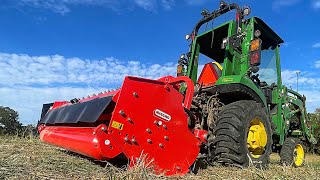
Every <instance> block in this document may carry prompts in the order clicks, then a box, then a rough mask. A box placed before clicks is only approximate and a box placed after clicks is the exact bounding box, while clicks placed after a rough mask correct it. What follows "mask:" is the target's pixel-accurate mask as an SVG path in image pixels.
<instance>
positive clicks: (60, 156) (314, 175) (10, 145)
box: [0, 137, 320, 179]
mask: <svg viewBox="0 0 320 180" xmlns="http://www.w3.org/2000/svg"><path fill="white" fill-rule="evenodd" d="M271 159H272V163H271V166H270V168H269V169H268V170H265V171H262V170H257V169H253V168H247V169H239V168H232V167H209V168H207V169H205V170H201V171H200V172H199V173H198V174H196V175H194V174H187V175H185V176H184V177H182V178H179V177H170V178H166V177H163V176H157V175H153V174H152V173H149V172H148V170H147V169H143V168H140V167H137V168H135V169H132V170H130V171H126V170H125V168H116V167H113V166H111V165H110V164H107V163H105V164H102V163H100V164H98V163H95V162H94V161H92V160H89V159H86V158H83V157H81V156H78V155H76V154H74V153H70V152H68V151H65V150H62V149H59V148H55V147H52V146H49V145H46V144H43V143H42V142H40V141H39V140H37V139H35V138H24V139H19V138H12V137H10V138H8V137H6V138H5V137H0V179H320V156H317V155H307V157H306V164H305V166H304V167H301V168H293V167H284V166H280V165H279V164H278V162H279V157H278V155H276V154H272V157H271Z"/></svg>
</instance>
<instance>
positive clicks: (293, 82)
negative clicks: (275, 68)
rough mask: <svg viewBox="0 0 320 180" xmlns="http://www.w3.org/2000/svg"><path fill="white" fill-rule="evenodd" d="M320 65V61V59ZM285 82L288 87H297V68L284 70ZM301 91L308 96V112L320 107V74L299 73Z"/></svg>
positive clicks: (283, 77) (294, 88) (283, 78)
mask: <svg viewBox="0 0 320 180" xmlns="http://www.w3.org/2000/svg"><path fill="white" fill-rule="evenodd" d="M319 67H320V61H319ZM282 81H283V84H284V85H286V86H287V87H288V88H292V89H293V90H296V88H297V70H296V71H292V70H284V71H282ZM299 93H300V94H303V95H305V96H306V97H307V108H308V112H314V111H315V109H316V108H319V107H320V75H319V74H317V73H310V72H304V71H302V72H301V73H300V74H299Z"/></svg>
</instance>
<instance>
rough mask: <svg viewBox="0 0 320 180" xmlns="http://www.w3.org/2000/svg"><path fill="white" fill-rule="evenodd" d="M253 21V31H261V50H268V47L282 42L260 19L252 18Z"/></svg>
mask: <svg viewBox="0 0 320 180" xmlns="http://www.w3.org/2000/svg"><path fill="white" fill-rule="evenodd" d="M253 18H254V21H255V30H257V29H259V30H260V31H261V37H260V38H261V40H262V42H264V47H262V49H268V48H269V47H272V46H275V45H279V44H281V43H283V42H284V41H283V40H282V39H281V37H280V36H279V35H278V34H277V33H275V32H274V31H273V30H272V29H271V28H270V27H269V26H268V25H267V24H266V23H265V22H264V21H263V20H262V19H260V18H258V17H253Z"/></svg>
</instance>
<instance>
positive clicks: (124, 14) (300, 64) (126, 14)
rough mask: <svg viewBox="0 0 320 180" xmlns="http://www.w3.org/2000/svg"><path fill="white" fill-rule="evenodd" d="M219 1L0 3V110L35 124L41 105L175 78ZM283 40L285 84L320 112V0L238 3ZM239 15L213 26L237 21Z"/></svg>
mask: <svg viewBox="0 0 320 180" xmlns="http://www.w3.org/2000/svg"><path fill="white" fill-rule="evenodd" d="M218 2H219V1H218V0H202V1H201V0H190V1H187V0H180V1H178V0H131V1H129V0H117V1H115V0H47V1H44V0H2V1H1V5H0V13H1V16H0V22H1V24H2V26H1V28H0V39H1V40H0V95H1V96H2V97H1V100H0V105H2V106H9V107H12V108H14V109H16V110H17V111H18V112H19V113H20V121H21V122H23V123H24V124H28V123H36V122H37V120H38V118H39V115H40V111H41V105H42V104H43V103H47V102H51V101H54V100H65V99H66V100H69V99H71V98H73V97H82V96H87V95H88V94H93V93H98V92H100V91H104V90H107V89H111V88H116V87H119V86H121V83H122V79H123V78H124V77H125V76H126V75H135V76H143V77H148V78H158V77H160V76H164V75H168V74H174V73H175V70H176V67H175V64H176V62H177V60H178V57H179V56H180V54H181V53H184V52H186V51H187V49H188V46H187V45H188V43H187V42H186V41H185V39H184V36H185V35H186V34H187V33H190V32H191V30H192V28H193V27H194V25H195V23H196V22H197V21H198V20H199V19H200V18H201V16H200V11H201V10H202V9H203V8H206V9H208V10H214V9H215V8H217V6H218ZM235 2H238V3H239V4H241V5H249V6H250V7H251V8H252V15H254V16H258V17H261V18H262V19H264V21H265V22H266V23H267V24H268V25H269V26H271V27H272V28H273V29H274V30H275V31H276V32H277V33H278V34H279V35H280V36H281V37H282V38H283V39H284V40H285V43H284V44H283V46H282V47H281V57H282V59H281V61H282V71H283V81H284V83H285V84H286V85H288V87H290V86H291V87H292V88H293V89H296V71H300V72H301V74H300V80H299V82H300V84H299V86H300V88H299V89H300V90H301V91H300V92H301V93H303V94H305V95H306V96H307V99H308V103H307V105H308V110H309V111H311V112H312V111H314V110H315V108H316V107H320V85H319V84H320V33H319V32H320V31H319V29H320V21H319V19H320V0H273V1H253V0H236V1H235ZM233 16H234V14H233V13H231V14H230V15H227V16H224V17H221V18H220V19H217V20H216V21H215V22H214V25H218V24H219V23H220V22H223V21H226V20H229V19H231V18H233Z"/></svg>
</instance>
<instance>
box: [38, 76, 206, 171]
mask: <svg viewBox="0 0 320 180" xmlns="http://www.w3.org/2000/svg"><path fill="white" fill-rule="evenodd" d="M180 83H185V84H186V86H187V88H186V92H185V94H184V95H183V94H181V93H180V92H179V87H180V86H179V84H180ZM193 93H194V85H193V82H192V81H191V80H190V79H189V78H187V77H183V76H181V77H178V78H173V77H171V76H167V77H164V78H161V79H158V80H149V79H143V78H137V77H126V78H125V80H124V83H123V85H122V88H121V89H120V90H117V91H114V92H110V93H102V94H99V95H97V96H94V97H90V98H86V99H83V100H80V101H79V102H76V103H73V104H72V103H69V102H64V103H61V102H56V103H54V105H53V106H52V108H50V109H49V111H48V112H47V113H46V115H45V116H44V117H43V118H42V119H41V120H40V126H39V128H38V129H39V132H40V139H41V140H42V141H44V142H46V143H49V144H52V145H55V146H59V147H62V148H65V149H68V150H70V151H73V152H77V153H80V154H83V155H86V156H89V157H92V158H95V159H97V160H109V159H111V158H114V157H116V156H118V155H119V154H121V153H123V154H124V155H125V156H126V157H127V158H128V159H129V160H130V165H133V164H135V162H136V161H137V160H139V158H140V157H141V155H142V154H144V155H146V156H147V158H146V160H145V163H146V164H149V166H150V167H153V168H154V170H155V172H156V173H165V174H166V175H173V174H180V175H182V174H185V173H187V172H188V171H189V167H190V166H191V165H192V164H193V163H194V161H195V160H196V158H197V156H198V153H199V151H200V149H199V146H200V144H201V143H202V142H204V141H205V138H204V137H205V132H198V131H197V135H194V134H193V132H192V131H190V130H189V128H188V123H187V119H188V117H187V114H186V113H185V108H186V109H190V106H191V101H192V97H193ZM92 106H94V108H96V109H97V112H99V113H98V115H97V112H94V113H91V110H90V109H91V108H93V107H92ZM101 107H103V108H101ZM70 111H71V112H73V113H74V114H72V113H70ZM77 113H78V114H77ZM73 117H74V118H75V119H73ZM198 136H199V137H198Z"/></svg>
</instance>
